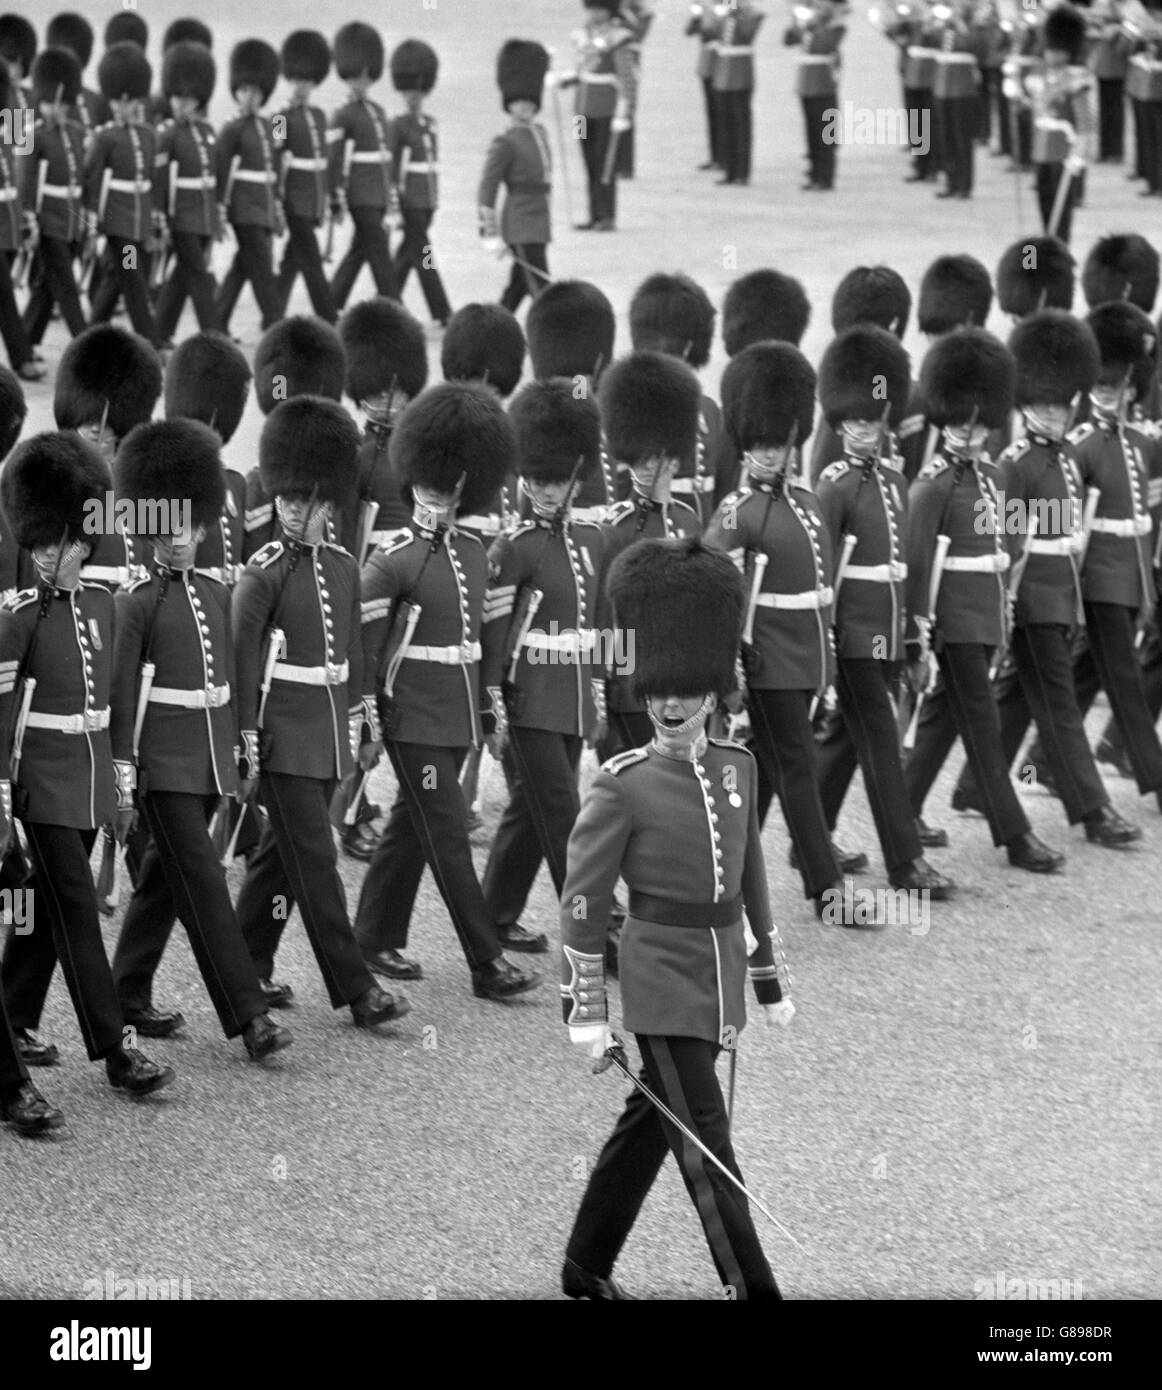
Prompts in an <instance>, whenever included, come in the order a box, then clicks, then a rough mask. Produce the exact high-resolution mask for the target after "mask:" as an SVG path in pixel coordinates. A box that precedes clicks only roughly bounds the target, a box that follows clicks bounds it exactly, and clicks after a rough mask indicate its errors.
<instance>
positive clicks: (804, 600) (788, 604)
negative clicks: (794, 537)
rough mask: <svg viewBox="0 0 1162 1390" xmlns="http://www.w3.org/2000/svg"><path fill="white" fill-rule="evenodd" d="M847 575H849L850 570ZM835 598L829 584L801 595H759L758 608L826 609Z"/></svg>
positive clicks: (808, 590)
mask: <svg viewBox="0 0 1162 1390" xmlns="http://www.w3.org/2000/svg"><path fill="white" fill-rule="evenodd" d="M847 572H848V574H850V573H851V570H850V568H849V569H848V571H847ZM834 597H835V594H834V591H833V590H832V588H831V585H830V584H827V585H825V586H824V587H823V588H822V589H807V590H805V591H804V592H803V593H801V594H759V596H758V606H759V607H760V608H815V609H819V608H826V607H827V605H828V604H829V603H830V602H831V600H832V599H833V598H834Z"/></svg>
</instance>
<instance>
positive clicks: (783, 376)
mask: <svg viewBox="0 0 1162 1390" xmlns="http://www.w3.org/2000/svg"><path fill="white" fill-rule="evenodd" d="M720 390H721V393H722V420H723V423H724V424H725V426H726V432H727V434H728V435H729V436H730V439H731V442H732V443H733V444H734V447H735V448H736V449H737V450H738V451H739V452H740V453H742V452H743V451H744V450H747V449H754V448H759V447H762V446H767V447H775V448H778V447H781V446H782V445H784V444H786V443H787V442H788V440H789V439H790V437H791V431H792V430H794V432H795V442H796V444H797V445H798V446H802V444H803V443H804V441H805V440H806V439H808V438H809V436H810V434H811V426H812V424H813V422H814V417H815V369H814V367H812V366H811V363H810V362H808V361H807V359H806V358H805V357H804V356H803V354H802V353H801V352H800V351H799V349H798V348H797V347H792V346H791V344H790V343H751V345H750V347H747V348H743V350H742V351H741V352H740V353H738V354H737V355H736V356H734V357H732V358H731V359H730V361H729V362H728V363H727V364H726V370H725V371H724V372H723V373H722V385H721V388H720Z"/></svg>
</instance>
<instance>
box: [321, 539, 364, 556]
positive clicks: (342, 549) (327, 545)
mask: <svg viewBox="0 0 1162 1390" xmlns="http://www.w3.org/2000/svg"><path fill="white" fill-rule="evenodd" d="M319 549H320V550H335V551H338V553H339V554H340V555H351V552H350V551H349V550H348V549H347V547H346V546H345V545H340V544H339V542H338V541H320V542H319ZM351 558H352V559H353V560H354V558H355V556H354V555H351Z"/></svg>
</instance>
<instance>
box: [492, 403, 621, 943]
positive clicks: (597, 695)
mask: <svg viewBox="0 0 1162 1390" xmlns="http://www.w3.org/2000/svg"><path fill="white" fill-rule="evenodd" d="M509 418H510V420H511V421H512V425H513V429H514V431H515V433H516V455H515V457H516V466H517V471H518V472H519V474H520V479H521V490H522V491H523V492H524V494H525V496H526V497H527V498H528V500H529V504H530V507H531V510H532V516H531V517H530V519H529V520H528V521H526V522H524V523H522V524H521V525H519V526H517V527H516V529H515V530H513V531H510V532H507V533H506V534H505V535H503V536H501V537H500V538H499V539H498V540H497V541H496V542H495V543H494V544H493V546H492V549H491V550H490V552H489V557H488V558H489V582H488V593H487V595H486V597H485V600H484V622H483V627H482V630H481V642H482V646H483V656H482V664H481V682H482V684H483V685H484V688H485V690H486V691H487V692H488V694H489V697H490V699H491V702H492V709H493V712H494V714H495V715H496V717H497V719H498V721H499V730H498V732H499V733H500V737H501V738H502V739H505V738H507V742H508V746H509V749H510V751H511V754H512V762H513V766H514V771H515V777H514V778H513V782H512V784H511V786H510V789H509V790H510V795H509V802H508V805H507V807H506V808H505V811H504V814H503V816H502V817H501V820H500V825H499V826H498V827H497V831H496V837H495V839H494V840H493V843H492V852H491V854H490V855H489V857H488V866H487V868H486V869H485V871H484V879H483V888H484V901H485V904H486V905H487V907H488V912H489V915H490V916H491V918H492V920H493V921H494V922H496V923H497V930H498V933H499V935H500V939H501V941H502V942H508V939H509V937H510V936H511V935H512V934H513V933H514V932H518V933H520V934H521V935H522V937H523V938H527V944H523V943H522V944H523V949H526V950H536V951H547V950H548V949H549V943H548V938H547V937H546V936H545V934H544V933H542V932H529V931H527V930H525V929H524V928H522V927H521V926H520V918H521V914H522V913H523V911H524V908H525V905H526V903H527V901H528V895H529V893H530V891H531V890H532V886H533V883H534V882H535V880H536V876H537V870H538V869H539V868H540V864H541V860H542V859H543V860H544V861H545V862H546V864H547V865H548V869H549V874H550V876H551V878H552V880H553V888H554V890H555V891H556V893H557V895H558V896H560V893H561V890H562V889H563V887H564V884H565V851H566V846H567V845H568V842H569V832H570V831H571V830H572V829H573V822H574V821H575V820H576V819H577V811H578V809H579V807H580V799H579V796H578V792H577V768H578V765H579V762H580V759H581V749H582V746H583V745H584V744H585V743H588V744H589V745H590V746H592V745H593V744H594V743H595V741H596V740H597V739H598V738H599V737H600V735H601V734H602V733H603V732H604V725H605V685H604V680H603V672H602V671H601V668H600V667H599V666H595V664H594V662H595V653H594V643H595V641H596V640H597V639H598V638H599V637H600V634H599V633H597V632H596V631H595V624H594V619H595V616H596V610H597V598H598V594H599V592H600V588H601V582H602V578H603V568H604V549H605V540H604V537H603V535H602V531H601V528H600V526H598V525H596V524H595V523H593V522H585V521H579V522H578V521H574V520H573V518H572V517H571V516H570V511H569V508H570V503H571V501H572V498H573V494H574V493H575V492H576V490H577V487H578V485H579V484H580V482H581V480H582V478H583V477H584V476H585V475H587V474H592V473H593V472H595V471H596V470H597V469H598V468H600V467H601V415H600V412H599V411H598V409H597V403H596V401H594V400H593V399H592V397H589V396H582V397H581V398H580V399H578V398H577V397H576V396H575V394H574V391H573V383H572V382H571V381H567V380H565V379H562V378H557V379H555V380H551V381H536V382H531V383H530V384H529V385H528V386H526V387H525V388H524V389H523V390H522V391H521V392H520V394H519V395H518V396H517V397H516V399H515V400H514V401H513V403H512V406H511V407H510V409H509ZM509 944H510V945H511V942H509Z"/></svg>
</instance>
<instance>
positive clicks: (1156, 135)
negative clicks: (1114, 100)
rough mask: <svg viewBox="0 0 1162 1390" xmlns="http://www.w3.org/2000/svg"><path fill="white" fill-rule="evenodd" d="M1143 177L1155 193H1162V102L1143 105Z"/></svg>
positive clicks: (1148, 102)
mask: <svg viewBox="0 0 1162 1390" xmlns="http://www.w3.org/2000/svg"><path fill="white" fill-rule="evenodd" d="M1141 110H1142V124H1141V156H1142V177H1143V178H1144V179H1145V180H1146V183H1147V184H1148V185H1149V187H1150V188H1151V189H1152V190H1153V191H1154V192H1155V193H1158V192H1162V101H1144V102H1142V103H1141Z"/></svg>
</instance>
